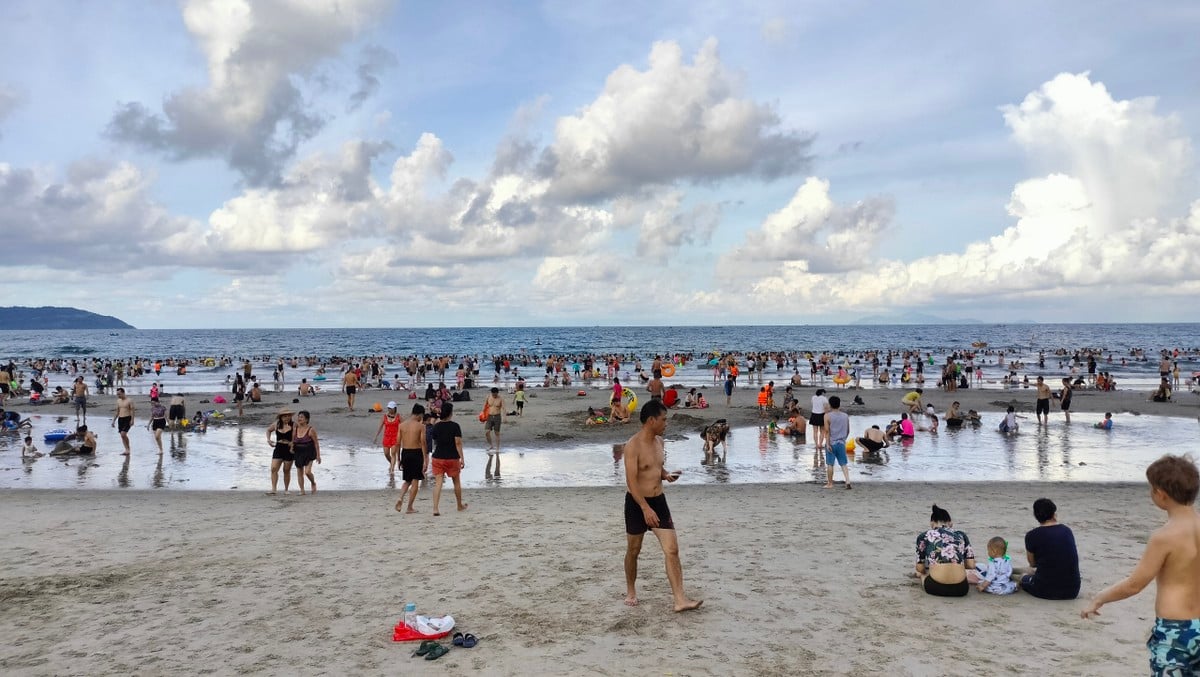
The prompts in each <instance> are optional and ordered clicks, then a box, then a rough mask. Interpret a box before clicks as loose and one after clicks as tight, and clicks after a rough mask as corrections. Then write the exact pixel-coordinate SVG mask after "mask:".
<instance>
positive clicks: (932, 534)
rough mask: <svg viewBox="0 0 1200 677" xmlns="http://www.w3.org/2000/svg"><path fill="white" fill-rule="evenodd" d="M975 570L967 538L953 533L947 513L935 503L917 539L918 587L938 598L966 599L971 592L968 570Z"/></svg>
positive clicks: (972, 554)
mask: <svg viewBox="0 0 1200 677" xmlns="http://www.w3.org/2000/svg"><path fill="white" fill-rule="evenodd" d="M974 568H975V550H974V549H973V548H972V547H971V541H970V539H968V538H967V535H966V534H964V533H963V532H961V531H957V530H955V528H954V522H953V521H952V520H951V519H950V513H949V512H947V511H946V510H945V509H944V508H939V507H938V506H937V504H934V506H933V512H932V513H931V514H930V516H929V530H928V531H926V532H925V533H923V534H921V535H920V536H917V563H916V572H917V576H918V577H919V578H920V579H921V586H922V587H923V588H924V589H925V592H927V593H929V594H930V595H935V596H937V597H966V596H967V593H968V592H970V591H971V585H970V584H969V583H968V582H967V570H968V569H974Z"/></svg>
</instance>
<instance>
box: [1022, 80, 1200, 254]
mask: <svg viewBox="0 0 1200 677" xmlns="http://www.w3.org/2000/svg"><path fill="white" fill-rule="evenodd" d="M1156 105H1157V100H1156V99H1154V98H1152V97H1145V98H1139V99H1132V100H1128V101H1118V100H1114V99H1113V98H1112V95H1111V94H1109V92H1108V89H1107V88H1106V87H1105V86H1104V84H1103V83H1101V82H1092V81H1091V78H1090V77H1089V74H1087V73H1081V74H1078V75H1074V74H1070V73H1062V74H1060V75H1058V76H1057V77H1055V78H1054V79H1053V80H1050V81H1049V82H1046V83H1045V84H1043V85H1042V86H1041V87H1040V88H1038V90H1037V91H1035V92H1031V93H1030V94H1029V95H1028V96H1026V97H1025V100H1024V101H1022V102H1021V103H1020V104H1019V105H1009V106H1003V107H1002V108H1001V111H1002V112H1003V114H1004V121H1005V123H1006V124H1007V125H1008V126H1009V128H1010V129H1011V130H1012V137H1013V139H1014V140H1015V141H1016V142H1017V143H1018V144H1020V145H1021V147H1022V148H1024V149H1025V151H1026V152H1027V153H1028V154H1029V156H1030V158H1031V159H1032V160H1033V162H1034V163H1035V166H1037V167H1038V168H1040V169H1043V170H1048V171H1056V172H1062V173H1064V174H1067V175H1068V176H1073V177H1075V178H1077V179H1079V180H1080V181H1081V182H1083V184H1084V186H1085V189H1086V190H1087V193H1088V196H1089V198H1090V199H1091V201H1092V203H1093V205H1094V216H1095V219H1096V220H1095V222H1094V223H1093V224H1092V225H1093V226H1094V227H1095V228H1097V229H1100V231H1101V232H1105V233H1110V232H1115V231H1119V230H1121V229H1123V228H1124V227H1125V226H1127V225H1128V224H1129V222H1130V221H1132V220H1133V219H1138V218H1145V217H1147V216H1152V215H1155V214H1157V213H1159V211H1160V210H1161V209H1162V207H1163V206H1164V204H1166V203H1167V201H1169V200H1170V199H1171V198H1172V197H1173V196H1174V194H1175V191H1176V190H1177V189H1178V188H1179V181H1180V180H1181V179H1182V178H1183V176H1184V174H1185V172H1186V171H1187V169H1188V168H1189V165H1190V161H1191V143H1190V141H1189V139H1188V138H1187V137H1186V136H1185V135H1184V132H1183V129H1182V124H1181V122H1180V120H1179V118H1178V116H1176V115H1173V114H1168V115H1161V114H1159V113H1158V112H1156V110H1155V107H1156Z"/></svg>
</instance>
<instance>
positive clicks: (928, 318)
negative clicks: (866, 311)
mask: <svg viewBox="0 0 1200 677" xmlns="http://www.w3.org/2000/svg"><path fill="white" fill-rule="evenodd" d="M853 324H983V322H981V321H979V320H974V319H971V318H963V319H959V320H953V319H950V318H945V317H939V316H937V315H929V314H926V313H904V314H903V315H869V316H867V317H861V318H859V319H857V320H855V321H854V322H853Z"/></svg>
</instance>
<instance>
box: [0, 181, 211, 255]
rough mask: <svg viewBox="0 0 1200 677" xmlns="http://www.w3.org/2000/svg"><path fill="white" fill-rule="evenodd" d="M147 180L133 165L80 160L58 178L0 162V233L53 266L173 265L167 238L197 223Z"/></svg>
mask: <svg viewBox="0 0 1200 677" xmlns="http://www.w3.org/2000/svg"><path fill="white" fill-rule="evenodd" d="M150 185H151V181H150V179H149V177H147V176H145V175H144V174H142V172H141V171H139V170H138V169H137V168H136V167H134V166H133V165H131V164H128V163H116V164H112V163H107V162H101V161H94V160H85V161H80V162H76V163H74V164H72V165H71V166H70V167H69V168H68V169H67V172H66V176H65V177H64V178H63V179H61V180H58V179H56V178H54V177H50V176H45V175H43V174H41V173H39V172H37V171H34V170H31V169H23V168H18V167H13V166H11V165H8V164H4V163H0V232H3V233H4V234H5V243H6V246H8V247H10V248H11V249H12V251H14V252H29V253H31V255H34V256H36V261H37V262H38V263H41V264H44V265H47V266H51V267H67V268H73V269H81V270H87V271H106V272H107V271H112V270H114V269H120V268H123V267H135V268H148V267H154V266H165V265H171V261H169V260H166V259H165V258H164V251H163V244H164V242H165V241H166V240H167V239H168V238H170V237H172V236H173V235H175V234H177V233H180V232H183V231H185V230H186V229H187V228H188V227H189V226H191V225H192V222H191V220H189V219H185V218H181V217H178V216H174V215H172V214H170V213H169V212H168V211H167V210H166V209H164V208H163V207H162V206H161V205H158V204H157V203H155V202H154V201H153V200H152V199H151V198H150V196H149V188H150ZM32 253H36V254H32ZM22 263H29V261H23V260H21V259H20V257H4V259H3V263H0V265H18V264H22Z"/></svg>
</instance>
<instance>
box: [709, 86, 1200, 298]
mask: <svg viewBox="0 0 1200 677" xmlns="http://www.w3.org/2000/svg"><path fill="white" fill-rule="evenodd" d="M1003 111H1004V118H1005V121H1006V123H1007V124H1008V126H1009V127H1010V128H1011V129H1012V132H1013V138H1014V140H1016V141H1017V142H1018V143H1019V144H1020V145H1021V146H1022V147H1023V148H1024V150H1025V151H1026V152H1027V153H1028V154H1029V155H1030V157H1031V160H1032V161H1033V163H1034V164H1035V165H1037V166H1040V167H1049V168H1051V169H1053V170H1054V171H1053V173H1050V174H1048V175H1047V176H1044V177H1040V178H1033V179H1028V180H1025V181H1022V182H1020V183H1018V184H1017V185H1016V187H1015V188H1014V189H1013V192H1012V195H1011V198H1010V200H1009V203H1008V213H1009V215H1010V216H1012V218H1013V219H1014V224H1013V225H1012V226H1011V227H1009V228H1007V229H1006V230H1005V231H1004V232H1003V233H1001V234H999V235H997V236H994V237H992V238H989V239H987V240H983V241H979V242H975V243H972V244H970V245H968V246H967V247H966V248H965V249H964V250H963V251H961V252H958V253H947V254H937V255H932V256H927V257H922V258H919V259H916V260H913V261H910V262H902V261H894V260H888V259H872V260H871V261H870V265H869V270H849V271H846V270H839V269H837V268H836V267H835V268H832V269H831V268H828V267H825V266H822V265H821V264H820V262H819V260H816V259H814V258H813V257H812V256H809V255H807V251H808V250H809V248H810V245H811V240H810V239H809V238H810V236H811V234H812V233H813V232H814V231H815V230H819V229H820V228H822V227H824V224H826V223H827V222H828V220H829V219H830V215H831V214H836V213H839V212H844V210H846V209H848V208H845V207H839V206H837V205H836V204H834V203H833V202H832V201H831V200H830V199H829V196H828V184H827V182H824V181H819V180H816V179H809V181H808V182H806V184H805V185H804V186H802V187H801V189H800V190H799V191H798V192H797V193H796V196H795V197H794V198H793V199H792V201H791V202H790V203H789V204H788V205H787V206H786V207H785V208H784V209H782V210H780V211H778V212H776V213H774V214H772V215H771V216H769V217H768V218H767V219H766V221H765V222H764V224H763V226H762V227H761V228H760V229H758V230H756V231H752V232H750V233H748V235H747V242H748V243H749V246H748V249H749V251H748V252H747V256H746V257H747V258H749V257H754V256H758V257H759V258H760V260H762V259H765V260H767V261H770V260H771V259H772V255H771V252H775V253H783V254H784V258H785V259H786V260H784V261H782V262H781V263H779V264H778V265H776V266H773V267H771V269H770V271H769V272H768V273H767V274H766V275H758V276H754V277H752V278H751V279H746V278H745V277H742V275H743V274H744V273H745V267H741V268H737V269H735V270H733V271H729V270H725V271H721V270H718V273H719V274H723V275H724V276H725V277H726V280H727V281H728V283H729V284H730V285H733V286H735V287H736V288H738V289H740V290H742V291H743V292H745V293H747V294H749V295H750V296H751V297H752V298H753V299H754V302H755V303H756V304H757V306H758V307H760V308H768V307H770V306H771V304H777V303H778V302H780V301H781V300H798V301H802V302H805V303H810V304H819V306H818V308H825V309H828V308H839V309H841V308H846V309H849V308H854V309H858V310H892V311H894V310H896V309H899V308H907V307H928V306H939V305H943V304H958V303H969V304H974V305H977V304H979V303H988V302H996V301H1000V300H1004V301H1010V300H1019V299H1032V298H1046V297H1060V298H1066V299H1071V298H1076V297H1078V295H1079V294H1081V293H1086V292H1087V291H1089V290H1091V291H1093V292H1099V291H1101V290H1103V291H1104V293H1105V295H1106V297H1107V298H1109V299H1114V298H1117V299H1120V300H1122V301H1136V300H1137V299H1139V298H1144V296H1145V295H1146V294H1148V293H1154V294H1166V295H1186V294H1190V293H1191V292H1190V291H1188V290H1189V289H1193V288H1194V287H1195V285H1194V284H1191V282H1193V281H1194V279H1195V273H1194V258H1195V254H1196V252H1200V201H1196V202H1193V203H1192V205H1191V208H1190V212H1189V214H1188V215H1187V216H1186V217H1182V218H1163V216H1162V215H1161V214H1160V213H1159V211H1160V210H1161V209H1162V208H1163V205H1166V204H1169V200H1170V196H1171V195H1173V194H1174V193H1175V191H1176V190H1177V189H1178V188H1179V186H1180V185H1182V184H1183V181H1184V179H1185V177H1186V176H1187V172H1188V170H1189V169H1190V165H1189V160H1190V142H1189V140H1188V139H1187V137H1186V136H1183V135H1182V132H1181V130H1180V126H1179V124H1178V121H1177V120H1176V118H1175V117H1174V116H1172V115H1162V114H1159V113H1157V112H1156V111H1155V102H1154V100H1152V99H1137V100H1133V101H1116V100H1113V99H1112V97H1111V96H1110V95H1109V93H1108V92H1107V90H1106V89H1105V87H1104V86H1103V85H1102V84H1100V83H1092V82H1091V81H1090V80H1089V78H1088V76H1087V75H1086V74H1083V75H1069V74H1063V75H1059V76H1058V77H1056V78H1054V79H1053V80H1051V81H1050V82H1047V83H1046V84H1045V85H1043V86H1042V87H1041V88H1039V90H1038V91H1036V92H1034V93H1032V94H1030V95H1029V96H1028V97H1026V99H1025V101H1024V102H1023V103H1022V104H1021V105H1020V106H1006V107H1004V108H1003ZM850 209H852V208H850ZM878 216H883V217H887V218H883V220H880V219H879V218H863V219H855V221H856V222H857V223H870V224H872V225H871V226H870V227H867V228H865V229H864V235H862V236H858V235H856V229H855V228H845V229H844V230H842V231H840V232H842V233H844V234H845V236H846V237H845V238H843V239H838V240H837V242H836V243H835V244H836V247H831V249H835V250H837V249H840V250H841V251H843V252H845V253H846V255H847V256H850V255H851V254H850V252H852V251H855V250H856V249H858V248H862V247H867V246H869V245H870V243H871V237H870V236H871V233H876V234H877V233H878V232H879V229H880V228H882V227H883V226H884V225H885V224H886V221H887V220H888V218H890V212H884V211H879V212H878ZM795 243H799V244H798V246H791V245H793V244H795ZM754 245H765V246H766V250H765V251H763V250H761V248H758V247H756V246H754ZM830 258H834V259H835V258H836V255H834V256H831V257H830Z"/></svg>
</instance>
